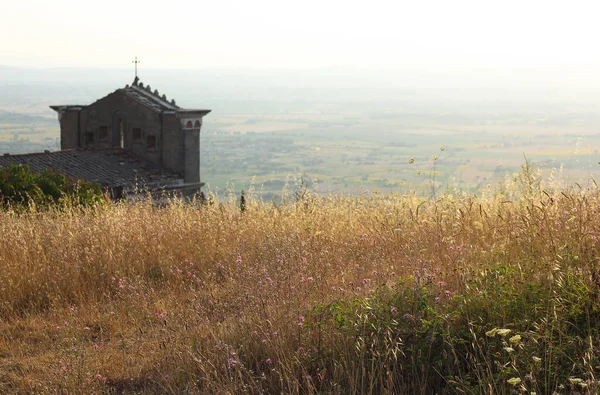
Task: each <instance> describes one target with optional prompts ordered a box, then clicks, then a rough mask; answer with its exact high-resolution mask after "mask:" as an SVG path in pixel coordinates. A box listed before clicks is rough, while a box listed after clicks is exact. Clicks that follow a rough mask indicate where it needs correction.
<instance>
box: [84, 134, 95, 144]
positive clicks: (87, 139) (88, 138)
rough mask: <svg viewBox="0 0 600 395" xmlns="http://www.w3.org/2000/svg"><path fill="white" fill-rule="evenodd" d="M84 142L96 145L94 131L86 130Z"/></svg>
mask: <svg viewBox="0 0 600 395" xmlns="http://www.w3.org/2000/svg"><path fill="white" fill-rule="evenodd" d="M84 142H85V145H86V146H89V145H94V132H86V133H85V136H84Z"/></svg>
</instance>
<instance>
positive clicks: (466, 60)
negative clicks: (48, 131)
mask: <svg viewBox="0 0 600 395" xmlns="http://www.w3.org/2000/svg"><path fill="white" fill-rule="evenodd" d="M1 1H2V5H1V7H0V9H1V13H0V15H1V19H2V23H0V37H1V39H0V65H7V66H25V67H32V66H34V67H53V66H61V67H63V66H66V67H78V66H96V67H111V68H123V67H129V66H132V65H131V60H132V59H133V57H134V56H135V55H137V56H138V57H139V58H140V60H141V62H142V63H141V64H140V67H142V68H214V67H225V68H233V69H238V68H258V69H269V68H301V69H302V68H322V67H357V68H371V67H376V68H391V69H394V68H411V67H413V68H414V67H427V68H432V69H436V68H452V67H456V68H461V67H470V68H482V69H485V68H497V69H511V68H520V69H533V70H535V69H546V70H548V69H566V70H570V71H569V72H577V71H578V70H580V69H581V70H587V71H588V72H589V70H597V71H600V49H599V48H600V23H598V18H600V5H599V4H600V2H597V1H595V2H594V1H589V2H580V1H573V0H570V1H567V0H563V1H551V0H545V1H528V0H519V1H513V0H503V1H500V0H498V1H485V0H476V1H464V0H443V1H427V0H411V1H403V0H397V1H380V0H371V1H355V0H345V1H338V0H320V1H315V0H303V1H294V2H291V1H286V0H253V1H248V0H246V1H238V0H213V1H203V0H195V1H180V0H171V1H155V0H145V1H129V0H118V1H117V0H103V1H94V2H90V1H85V0H83V1H82V0H78V1H74V0H53V1H48V0H41V1H38V0H19V1H13V0H1Z"/></svg>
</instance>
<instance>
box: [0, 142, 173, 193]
mask: <svg viewBox="0 0 600 395" xmlns="http://www.w3.org/2000/svg"><path fill="white" fill-rule="evenodd" d="M9 163H15V164H22V165H29V166H30V167H31V170H32V171H34V172H36V173H39V172H42V171H43V170H45V169H52V170H54V171H56V172H58V173H62V174H64V175H66V176H68V177H72V178H75V179H82V180H86V181H91V182H95V183H99V184H100V185H102V186H103V187H109V188H112V187H123V188H124V189H125V191H126V192H131V191H133V190H135V188H136V186H137V187H139V188H140V189H142V190H143V189H144V188H148V189H157V188H164V187H174V186H178V185H182V184H183V179H182V177H181V176H180V175H179V174H175V173H172V172H168V171H165V170H164V169H162V168H160V167H159V166H157V165H155V164H153V163H151V162H148V161H144V160H142V159H140V158H137V157H135V156H133V155H131V154H129V153H128V152H127V151H125V150H123V149H121V148H109V149H73V150H64V151H55V152H43V153H33V154H23V155H3V156H0V168H2V167H5V166H7V165H8V164H9Z"/></svg>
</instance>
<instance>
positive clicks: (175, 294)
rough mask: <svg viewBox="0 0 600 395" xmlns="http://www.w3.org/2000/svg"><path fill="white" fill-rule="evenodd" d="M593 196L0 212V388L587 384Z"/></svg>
mask: <svg viewBox="0 0 600 395" xmlns="http://www.w3.org/2000/svg"><path fill="white" fill-rule="evenodd" d="M599 192H600V191H599V190H598V189H597V188H590V189H586V190H581V189H574V190H562V191H561V190H553V189H552V188H551V187H550V186H548V185H545V184H544V183H543V182H541V181H540V180H539V178H538V177H537V175H536V173H535V172H534V171H533V170H532V169H531V168H529V167H528V166H525V167H524V169H523V172H522V173H521V176H520V177H519V179H517V180H516V181H514V182H508V183H506V184H502V185H500V186H498V187H497V188H491V189H489V190H488V191H487V192H482V193H481V194H479V195H478V196H473V195H468V194H464V195H463V194H452V193H451V192H450V191H447V192H446V193H445V194H443V195H441V196H438V197H437V199H435V200H433V199H430V200H426V199H424V198H421V197H418V196H414V195H404V196H403V195H381V194H370V195H364V196H361V197H341V196H329V197H322V196H318V195H313V194H311V193H310V192H307V191H304V192H303V193H290V194H288V196H287V198H286V199H284V201H283V202H282V204H281V205H279V206H273V205H272V204H271V203H268V202H261V201H259V200H258V199H255V198H253V195H252V192H250V193H249V194H247V196H246V197H247V199H246V206H245V210H244V211H243V212H242V211H241V210H240V206H239V203H238V202H236V200H235V198H232V199H230V200H227V201H214V202H213V204H204V205H203V204H200V203H199V202H194V203H182V202H178V201H174V202H173V203H172V204H170V205H166V206H161V207H157V206H155V205H153V204H151V203H148V202H146V203H144V202H138V203H111V204H108V205H106V206H98V207H92V208H85V209H77V208H62V209H56V210H51V211H43V212H42V211H35V210H31V211H30V212H26V213H20V214H19V213H16V212H10V211H8V212H0V234H1V235H2V236H1V238H0V273H1V274H2V275H1V276H0V392H1V393H108V394H111V393H113V394H116V393H199V394H200V393H224V394H227V393H229V394H238V393H251V394H258V393H339V394H348V393H373V394H379V393H389V394H403V393H407V394H408V393H421V394H433V393H440V394H441V393H469V394H480V393H488V394H492V393H493V394H509V393H528V394H532V393H537V394H550V393H554V392H556V393H597V391H599V388H600V387H599V382H598V375H599V373H600V366H599V365H600V360H599V358H600V352H599V351H598V350H599V348H598V347H599V342H600V335H599V333H600V332H599V329H600V310H599V309H600V299H599V295H600V294H599V285H600V273H599V272H598V269H599V262H598V256H599V252H600V251H599V246H598V236H599V235H600V223H599V221H598V218H599V215H600V195H599Z"/></svg>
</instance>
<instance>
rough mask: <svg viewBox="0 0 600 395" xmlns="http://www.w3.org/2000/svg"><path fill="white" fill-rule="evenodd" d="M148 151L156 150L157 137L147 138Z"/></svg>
mask: <svg viewBox="0 0 600 395" xmlns="http://www.w3.org/2000/svg"><path fill="white" fill-rule="evenodd" d="M146 149H148V150H153V149H156V136H146Z"/></svg>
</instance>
